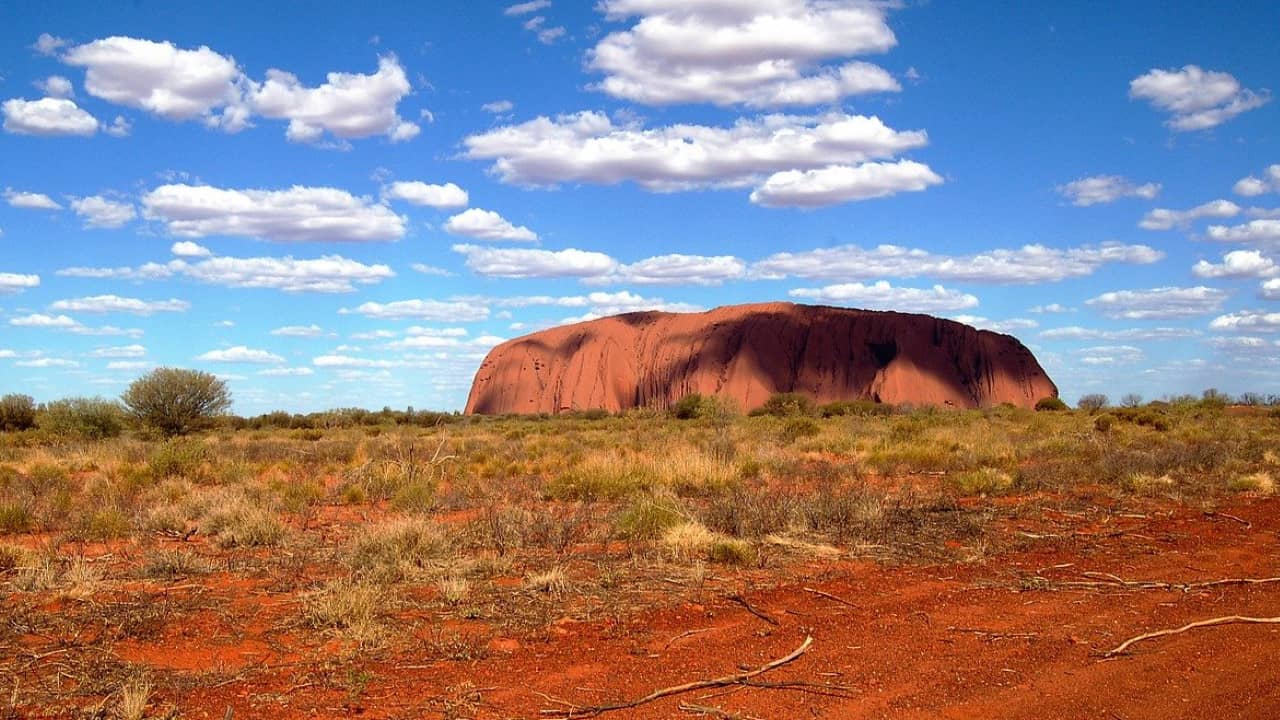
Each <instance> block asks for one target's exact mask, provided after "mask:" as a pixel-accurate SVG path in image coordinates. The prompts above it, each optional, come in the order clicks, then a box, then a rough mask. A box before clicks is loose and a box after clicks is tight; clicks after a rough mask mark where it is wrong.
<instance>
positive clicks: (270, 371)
mask: <svg viewBox="0 0 1280 720" xmlns="http://www.w3.org/2000/svg"><path fill="white" fill-rule="evenodd" d="M258 374H259V375H262V376H264V377H307V376H308V375H315V374H316V371H315V370H312V369H311V368H309V367H297V368H267V369H266V370H259V371H258Z"/></svg>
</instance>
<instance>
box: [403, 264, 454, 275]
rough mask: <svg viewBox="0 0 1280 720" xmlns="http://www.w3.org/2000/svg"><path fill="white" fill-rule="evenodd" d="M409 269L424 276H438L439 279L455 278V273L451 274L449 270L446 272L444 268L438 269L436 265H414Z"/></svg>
mask: <svg viewBox="0 0 1280 720" xmlns="http://www.w3.org/2000/svg"><path fill="white" fill-rule="evenodd" d="M409 268H410V269H412V270H413V271H414V272H416V273H422V274H423V275H436V276H438V277H453V273H451V272H449V271H448V270H445V269H444V268H439V267H436V266H435V265H428V264H426V263H413V264H412V265H410V266H409Z"/></svg>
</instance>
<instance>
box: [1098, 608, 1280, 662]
mask: <svg viewBox="0 0 1280 720" xmlns="http://www.w3.org/2000/svg"><path fill="white" fill-rule="evenodd" d="M1236 623H1251V624H1268V625H1280V617H1269V618H1268V617H1262V618H1259V617H1245V616H1243V615H1228V616H1226V617H1218V618H1211V619H1209V620H1199V621H1197V622H1193V623H1187V624H1186V625H1183V626H1182V627H1180V628H1174V629H1173V630H1156V631H1155V632H1149V633H1143V634H1141V635H1138V636H1137V637H1131V638H1129V639H1128V640H1125V641H1124V642H1122V643H1120V644H1119V645H1117V646H1115V647H1114V648H1112V649H1111V650H1108V651H1107V652H1106V654H1104V655H1103V657H1115V656H1116V655H1119V654H1121V653H1123V652H1124V651H1125V650H1128V649H1129V648H1130V647H1131V646H1133V645H1134V644H1136V643H1140V642H1142V641H1143V640H1151V639H1152V638H1158V637H1166V636H1168V635H1178V634H1181V633H1184V632H1187V631H1188V630H1194V629H1196V628H1202V627H1213V626H1214V625H1233V624H1236Z"/></svg>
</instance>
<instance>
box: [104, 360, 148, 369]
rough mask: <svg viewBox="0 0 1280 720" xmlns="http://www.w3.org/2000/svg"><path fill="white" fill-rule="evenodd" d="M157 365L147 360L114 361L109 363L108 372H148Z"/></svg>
mask: <svg viewBox="0 0 1280 720" xmlns="http://www.w3.org/2000/svg"><path fill="white" fill-rule="evenodd" d="M154 365H155V363H153V362H150V361H147V360H113V361H112V362H109V363H107V369H108V370H146V369H147V368H150V367H153V366H154Z"/></svg>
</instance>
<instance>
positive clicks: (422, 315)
mask: <svg viewBox="0 0 1280 720" xmlns="http://www.w3.org/2000/svg"><path fill="white" fill-rule="evenodd" d="M340 312H341V313H343V314H352V313H355V314H358V315H364V316H365V317H370V318H377V319H380V320H398V319H406V318H411V319H414V320H430V321H432V322H476V321H479V320H487V319H488V318H489V308H487V307H484V306H478V305H475V304H473V303H467V302H444V301H441V300H397V301H395V302H389V303H377V302H367V303H364V304H363V305H360V306H359V307H356V308H354V309H347V308H343V309H342V310H341V311H340Z"/></svg>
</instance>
